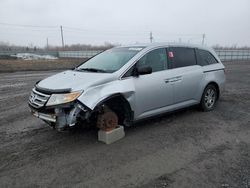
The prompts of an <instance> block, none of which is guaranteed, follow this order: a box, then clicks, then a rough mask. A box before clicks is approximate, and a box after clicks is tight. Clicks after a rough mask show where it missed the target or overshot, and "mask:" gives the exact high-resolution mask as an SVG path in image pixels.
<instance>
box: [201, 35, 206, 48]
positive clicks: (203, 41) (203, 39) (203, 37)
mask: <svg viewBox="0 0 250 188" xmlns="http://www.w3.org/2000/svg"><path fill="white" fill-rule="evenodd" d="M205 37H206V35H205V34H203V35H202V45H204V44H205Z"/></svg>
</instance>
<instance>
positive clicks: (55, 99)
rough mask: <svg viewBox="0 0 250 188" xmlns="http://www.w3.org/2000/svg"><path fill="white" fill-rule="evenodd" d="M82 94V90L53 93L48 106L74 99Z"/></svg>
mask: <svg viewBox="0 0 250 188" xmlns="http://www.w3.org/2000/svg"><path fill="white" fill-rule="evenodd" d="M80 95H81V92H72V93H65V94H52V95H51V97H50V98H49V101H48V102H47V104H46V106H54V105H58V104H64V103H68V102H72V101H74V100H75V99H76V98H77V97H79V96H80Z"/></svg>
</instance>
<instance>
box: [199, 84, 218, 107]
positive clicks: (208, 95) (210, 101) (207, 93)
mask: <svg viewBox="0 0 250 188" xmlns="http://www.w3.org/2000/svg"><path fill="white" fill-rule="evenodd" d="M217 97H218V91H217V89H216V87H215V86H214V85H208V86H207V87H206V88H205V90H204V92H203V94H202V98H201V102H200V106H201V109H202V110H203V111H211V110H213V109H214V107H215V104H216V101H217Z"/></svg>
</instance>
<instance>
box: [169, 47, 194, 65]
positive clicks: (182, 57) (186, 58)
mask: <svg viewBox="0 0 250 188" xmlns="http://www.w3.org/2000/svg"><path fill="white" fill-rule="evenodd" d="M168 51H169V52H168V53H170V54H171V55H169V59H171V67H172V68H178V67H186V66H192V65H196V57H195V51H194V49H193V48H183V47H172V48H170V49H169V50H168Z"/></svg>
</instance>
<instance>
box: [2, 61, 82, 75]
mask: <svg viewBox="0 0 250 188" xmlns="http://www.w3.org/2000/svg"><path fill="white" fill-rule="evenodd" d="M82 61H84V59H57V60H21V59H16V60H3V59H0V73H1V72H2V73H3V72H16V71H27V70H28V71H43V70H56V69H57V70H58V69H70V68H73V67H75V66H76V65H78V64H80V63H81V62H82Z"/></svg>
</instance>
